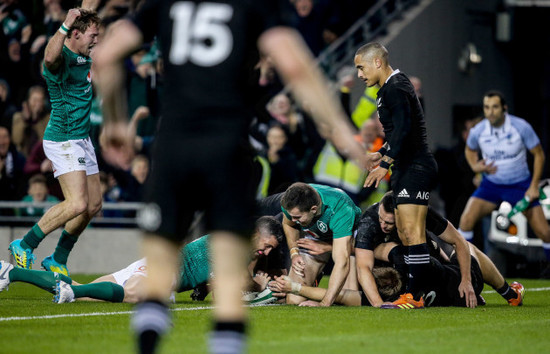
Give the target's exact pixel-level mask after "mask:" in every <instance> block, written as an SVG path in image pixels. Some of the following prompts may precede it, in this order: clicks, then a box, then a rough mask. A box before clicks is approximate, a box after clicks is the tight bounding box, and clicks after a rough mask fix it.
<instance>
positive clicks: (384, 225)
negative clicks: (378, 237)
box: [378, 204, 395, 234]
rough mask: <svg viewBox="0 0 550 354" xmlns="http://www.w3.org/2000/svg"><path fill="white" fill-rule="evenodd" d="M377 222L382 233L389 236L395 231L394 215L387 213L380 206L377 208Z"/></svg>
mask: <svg viewBox="0 0 550 354" xmlns="http://www.w3.org/2000/svg"><path fill="white" fill-rule="evenodd" d="M378 221H379V222H380V228H381V229H382V232H383V233H385V234H389V233H390V232H392V231H393V229H395V215H394V214H393V213H388V212H387V211H386V210H385V209H384V206H383V205H382V204H380V206H379V207H378Z"/></svg>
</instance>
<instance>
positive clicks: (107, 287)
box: [0, 183, 525, 309]
mask: <svg viewBox="0 0 550 354" xmlns="http://www.w3.org/2000/svg"><path fill="white" fill-rule="evenodd" d="M394 203H395V201H394V196H393V193H392V192H391V191H390V192H387V193H386V194H385V195H384V196H383V197H382V199H381V200H380V202H379V203H376V204H374V205H372V206H370V207H369V208H368V209H366V211H365V212H364V213H362V214H361V210H360V209H359V208H358V207H357V206H356V205H355V204H354V203H353V202H352V201H351V199H350V198H349V197H348V196H347V195H346V194H345V193H343V192H342V191H341V190H339V189H337V188H332V187H327V186H323V185H318V184H305V183H295V184H293V185H291V186H290V187H289V188H288V189H287V190H286V192H284V193H280V194H275V195H273V196H270V197H268V198H265V199H264V200H262V201H260V202H259V205H258V215H259V216H258V218H257V220H256V224H255V230H254V233H253V237H252V242H251V253H250V260H249V261H250V262H249V267H248V269H249V274H248V275H247V291H245V292H244V294H243V300H244V301H245V302H248V303H250V304H268V303H275V302H279V303H281V302H282V303H285V302H286V303H287V304H296V305H300V306H331V305H333V304H341V305H346V306H373V307H380V308H401V309H418V308H424V307H426V306H463V307H464V306H467V307H476V306H478V305H484V304H485V301H484V299H483V297H482V296H481V291H482V289H483V286H484V284H485V283H486V284H489V285H490V286H492V287H493V288H494V289H495V290H496V291H497V292H498V293H499V294H500V295H501V296H502V297H503V298H504V299H505V300H506V301H507V302H508V304H509V305H512V306H521V305H522V303H523V297H524V291H525V290H524V288H523V286H522V285H521V284H520V283H517V282H514V283H512V284H508V283H507V282H506V280H505V279H504V278H503V276H502V275H501V274H500V272H499V271H498V269H497V268H496V267H495V265H494V264H493V262H492V261H491V260H490V259H489V258H488V257H487V256H486V255H485V254H483V253H482V252H481V251H480V250H479V249H477V247H475V246H474V245H472V244H470V243H468V242H467V241H465V240H464V238H463V237H462V236H461V235H460V234H459V233H458V231H457V230H456V229H455V228H454V227H453V226H452V224H451V223H449V222H448V221H447V220H446V219H445V218H443V217H442V216H440V215H439V214H438V213H437V212H435V211H434V210H433V209H431V208H428V210H427V215H426V224H425V228H426V239H427V244H428V247H429V249H430V256H429V265H428V266H426V267H425V268H424V269H423V272H422V276H421V277H420V278H421V279H418V277H415V278H413V279H412V280H413V281H416V282H417V283H416V284H414V287H412V288H414V289H420V290H419V291H416V292H415V293H411V292H410V289H411V284H410V283H411V278H410V277H409V274H410V272H409V268H410V267H411V266H414V264H415V262H417V260H415V259H411V258H412V257H410V256H409V255H408V250H407V247H409V246H407V245H404V244H403V242H402V240H401V239H400V238H399V234H398V232H397V227H396V223H395V219H396V218H395V210H396V209H395V204H394ZM281 211H282V212H281ZM208 238H209V236H208V235H205V236H203V237H200V238H198V239H196V240H194V241H193V242H190V243H188V244H187V245H186V246H185V247H183V248H182V251H181V268H180V269H181V271H180V275H179V279H178V282H177V283H178V285H177V286H176V287H175V289H174V291H175V292H183V291H188V290H193V293H192V295H191V297H192V298H193V299H194V300H198V301H201V300H204V298H205V297H206V295H207V294H208V291H209V290H208V282H209V280H210V277H211V274H210V264H209V259H210V257H209V249H208ZM29 264H30V265H31V266H32V263H31V262H29ZM331 267H332V271H331V276H330V279H329V283H328V288H326V289H325V288H319V287H316V284H317V283H318V281H319V280H320V278H321V277H322V276H323V274H328V272H329V270H330V268H331ZM29 268H30V267H29ZM145 276H147V271H146V263H145V259H140V260H138V261H136V262H134V263H132V264H131V265H129V266H128V267H127V268H125V269H122V270H120V271H117V272H114V273H112V274H108V275H105V276H102V277H100V278H98V279H96V280H95V281H93V282H92V283H90V284H78V283H77V282H75V281H73V280H72V279H71V278H70V276H69V273H68V272H67V273H66V274H63V273H62V272H51V271H41V270H32V269H25V268H21V267H17V266H15V267H14V265H12V264H10V263H8V262H6V261H0V291H3V290H6V289H7V288H8V285H9V284H11V283H13V282H26V283H31V284H34V285H36V286H38V287H40V288H42V289H44V290H46V291H49V292H50V293H52V294H54V295H55V296H54V301H55V302H58V303H65V302H73V301H75V299H82V300H86V299H90V298H92V299H100V300H104V301H111V302H129V303H135V302H138V301H139V300H140V297H139V294H140V292H139V288H140V285H141V283H142V280H143V279H144V278H143V277H145ZM213 276H215V275H213Z"/></svg>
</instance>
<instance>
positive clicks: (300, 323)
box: [0, 276, 550, 354]
mask: <svg viewBox="0 0 550 354" xmlns="http://www.w3.org/2000/svg"><path fill="white" fill-rule="evenodd" d="M92 279H94V277H93V276H75V280H77V281H79V282H88V281H91V280H92ZM509 281H510V282H511V281H513V279H509ZM519 281H520V282H522V284H523V285H524V286H525V287H526V297H525V301H524V305H523V306H522V307H511V306H508V305H507V303H506V302H505V301H504V300H503V299H502V298H501V297H500V296H499V295H498V294H496V293H495V292H494V291H492V289H490V288H487V287H486V289H485V292H484V293H483V296H484V298H485V300H486V301H487V305H486V306H483V307H478V308H477V309H466V308H427V309H424V310H380V309H373V308H368V307H355V308H354V307H347V308H346V307H340V306H333V307H331V308H303V307H295V306H282V305H275V306H265V307H254V308H251V309H250V311H249V313H250V330H249V333H250V338H249V343H248V344H249V352H250V353H278V354H280V353H367V352H369V353H373V352H380V353H397V352H406V353H426V352H432V353H499V354H500V353H548V352H550V349H549V348H550V334H549V333H550V280H533V279H521V280H519ZM324 284H325V286H326V279H325V281H324ZM321 285H323V283H322V284H321ZM189 294H190V293H189V292H188V293H184V294H178V296H177V297H176V302H177V303H176V304H175V305H174V306H173V312H172V315H173V322H174V328H173V329H172V330H171V332H170V334H169V335H168V336H166V337H165V338H164V340H163V341H162V344H161V347H160V353H206V352H207V350H206V340H207V335H206V333H207V332H208V330H209V329H210V319H211V311H210V309H211V305H212V304H211V302H210V297H208V298H207V299H206V301H204V302H193V301H191V299H190V298H189ZM52 297H53V296H51V295H50V294H48V293H46V292H44V291H42V290H40V289H38V288H35V287H33V286H30V285H27V284H22V283H15V284H11V286H10V289H9V291H4V292H2V293H0V353H56V354H57V353H71V354H73V353H79V354H80V353H117V354H118V353H134V352H135V346H134V339H133V337H132V334H131V331H130V329H129V317H130V313H131V311H132V306H131V305H127V304H111V303H100V302H76V303H72V304H62V305H57V304H54V303H52V302H51V299H52Z"/></svg>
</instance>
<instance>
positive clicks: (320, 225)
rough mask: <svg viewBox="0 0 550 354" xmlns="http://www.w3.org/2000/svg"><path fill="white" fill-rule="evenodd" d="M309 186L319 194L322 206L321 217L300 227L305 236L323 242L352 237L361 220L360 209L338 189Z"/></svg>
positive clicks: (315, 185) (316, 185)
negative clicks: (306, 225)
mask: <svg viewBox="0 0 550 354" xmlns="http://www.w3.org/2000/svg"><path fill="white" fill-rule="evenodd" d="M310 186H312V187H313V188H315V190H316V191H317V192H318V193H319V195H320V196H321V201H322V203H323V205H322V206H321V209H322V213H321V216H319V217H318V218H317V219H314V220H313V223H312V225H309V226H308V227H303V226H301V225H300V228H301V229H302V231H303V232H304V233H305V235H306V236H309V237H311V238H314V239H317V240H320V241H324V242H332V239H334V238H341V237H345V236H351V235H353V231H354V230H355V227H356V225H357V223H358V222H359V219H360V218H361V209H360V208H359V207H358V206H357V205H355V203H354V202H353V201H352V200H351V198H350V197H349V196H348V195H347V194H346V193H345V192H344V191H343V190H341V189H339V188H333V187H328V186H323V185H321V184H310ZM281 209H282V210H283V213H285V215H286V217H287V218H289V219H291V220H292V218H291V217H290V215H288V212H287V211H286V210H285V209H284V208H283V207H281Z"/></svg>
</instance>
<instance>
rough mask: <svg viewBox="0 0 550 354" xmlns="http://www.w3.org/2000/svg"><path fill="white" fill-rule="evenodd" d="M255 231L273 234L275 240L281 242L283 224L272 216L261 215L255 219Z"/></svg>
mask: <svg viewBox="0 0 550 354" xmlns="http://www.w3.org/2000/svg"><path fill="white" fill-rule="evenodd" d="M256 231H259V232H260V233H267V234H270V235H273V236H275V238H276V239H277V242H279V243H281V242H283V238H284V231H283V225H282V224H281V223H280V222H279V220H277V219H275V218H274V217H273V216H262V217H261V218H259V219H258V220H256Z"/></svg>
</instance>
